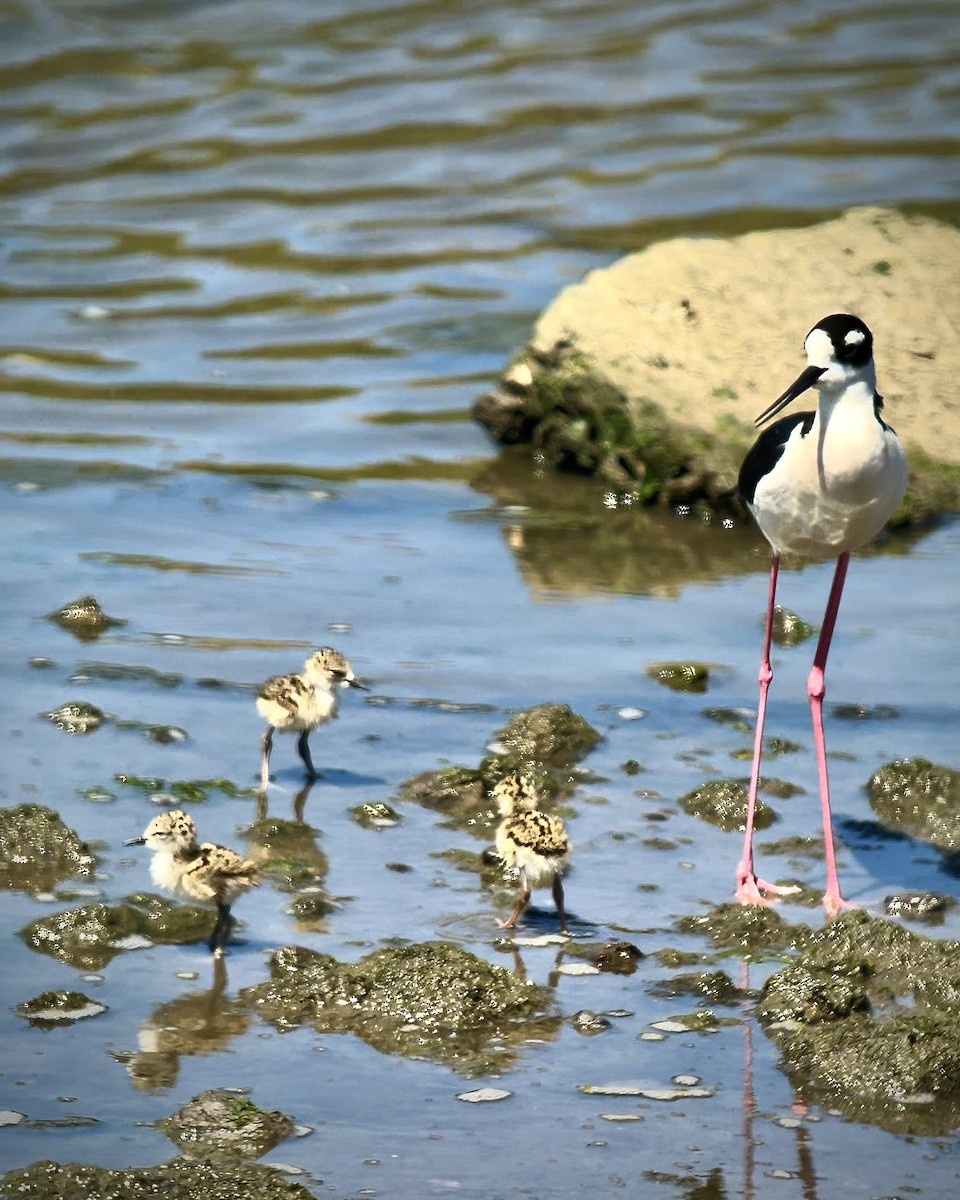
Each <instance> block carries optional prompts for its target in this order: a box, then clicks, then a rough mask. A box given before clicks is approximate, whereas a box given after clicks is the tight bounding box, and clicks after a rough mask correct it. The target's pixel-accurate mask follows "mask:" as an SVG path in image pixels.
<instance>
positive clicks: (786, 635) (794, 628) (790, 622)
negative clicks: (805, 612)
mask: <svg viewBox="0 0 960 1200" xmlns="http://www.w3.org/2000/svg"><path fill="white" fill-rule="evenodd" d="M815 633H816V630H815V629H814V627H813V626H812V625H811V624H810V623H809V622H808V621H805V620H804V619H803V617H799V616H797V614H796V613H795V612H791V611H790V609H789V608H783V607H782V606H781V605H779V604H777V605H775V606H774V610H773V628H772V630H771V636H772V638H773V640H774V642H776V644H777V645H778V646H799V645H801V644H802V643H803V642H807V641H809V640H810V638H812V637H813V635H814V634H815Z"/></svg>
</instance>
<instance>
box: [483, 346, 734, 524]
mask: <svg viewBox="0 0 960 1200" xmlns="http://www.w3.org/2000/svg"><path fill="white" fill-rule="evenodd" d="M473 415H474V417H475V419H476V420H477V421H479V422H480V424H481V425H483V426H484V427H485V428H486V429H487V431H488V432H489V433H490V435H491V437H493V439H494V440H495V441H497V442H500V443H502V444H504V445H511V444H514V445H515V444H529V445H530V446H531V447H532V449H533V450H534V451H535V453H536V454H537V458H538V461H540V462H544V463H546V464H547V465H549V466H550V467H552V468H554V469H555V470H558V471H568V472H572V473H575V474H578V475H589V476H593V477H595V478H596V479H598V480H599V481H601V482H602V483H604V484H606V485H608V486H613V487H616V488H623V489H629V490H630V492H631V493H633V494H635V495H636V496H637V499H638V500H639V501H640V502H641V503H650V502H652V501H655V500H671V501H673V502H675V503H676V502H679V501H687V502H694V501H697V500H700V499H702V498H707V499H709V500H711V501H712V502H717V501H720V500H721V499H725V498H729V497H730V496H731V495H732V493H733V490H734V488H735V486H736V480H737V467H738V465H739V460H740V458H741V457H742V454H743V452H744V450H745V449H746V447H747V445H748V443H747V440H746V437H744V436H741V438H740V439H736V440H735V442H734V445H730V444H727V443H726V442H724V441H722V440H720V439H718V438H716V437H714V436H712V435H711V434H709V433H706V432H705V431H702V430H697V429H694V428H692V427H691V426H690V425H688V424H684V423H680V422H678V421H676V420H674V419H672V418H671V417H670V416H668V414H667V413H666V412H665V411H664V409H663V407H662V406H661V405H660V404H658V403H656V402H655V401H654V400H653V399H651V397H650V396H649V395H648V396H640V397H637V398H636V399H635V400H634V399H631V398H629V397H628V396H627V395H626V394H625V393H624V392H623V391H621V389H620V388H618V387H617V386H616V385H615V384H613V383H611V382H610V381H609V380H608V379H606V378H604V377H603V375H602V374H601V373H599V372H597V370H596V369H595V368H594V366H593V365H592V364H591V362H590V361H589V359H588V358H587V357H586V356H585V355H583V354H580V353H578V352H577V350H576V348H575V347H574V346H573V345H572V344H571V343H570V342H567V341H564V340H563V339H560V340H558V341H556V342H554V343H553V345H552V346H550V347H549V348H548V349H545V350H542V351H537V350H535V349H534V348H533V347H532V346H528V347H527V348H526V350H525V351H524V353H523V354H522V355H521V357H520V358H519V359H518V360H517V361H516V362H515V363H514V364H513V366H512V367H511V368H510V370H508V372H507V373H506V375H505V376H504V379H503V386H502V387H500V388H498V389H496V390H494V391H493V392H488V393H486V394H484V395H482V396H480V397H479V398H478V400H477V401H476V403H475V404H474V407H473Z"/></svg>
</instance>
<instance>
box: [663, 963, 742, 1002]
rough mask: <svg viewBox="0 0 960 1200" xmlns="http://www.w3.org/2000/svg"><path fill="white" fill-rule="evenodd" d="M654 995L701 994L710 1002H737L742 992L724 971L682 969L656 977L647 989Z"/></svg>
mask: <svg viewBox="0 0 960 1200" xmlns="http://www.w3.org/2000/svg"><path fill="white" fill-rule="evenodd" d="M647 990H648V991H649V992H650V993H651V994H652V995H654V996H663V997H666V998H667V999H672V998H673V997H674V996H702V997H703V999H704V1000H706V1001H709V1002H710V1003H711V1004H737V1003H738V1002H739V1001H740V1000H741V999H742V997H743V992H742V991H741V990H740V988H738V987H737V985H736V984H735V983H734V982H733V980H732V979H731V978H730V976H729V975H728V974H727V973H726V971H683V972H681V973H680V974H679V975H674V976H673V977H672V978H671V979H658V980H657V981H656V982H654V983H652V984H650V985H649V987H648V989H647Z"/></svg>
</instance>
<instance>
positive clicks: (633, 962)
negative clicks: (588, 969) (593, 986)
mask: <svg viewBox="0 0 960 1200" xmlns="http://www.w3.org/2000/svg"><path fill="white" fill-rule="evenodd" d="M565 952H566V954H567V955H568V956H569V957H571V958H583V959H586V961H587V962H588V963H590V964H591V965H592V966H594V967H596V968H597V970H598V971H606V972H608V973H609V974H611V975H632V974H633V973H634V971H636V969H637V965H638V964H639V963H640V962H641V961H642V960H643V959H644V958H645V957H646V955H645V954H644V953H643V951H642V950H641V949H640V947H639V946H635V945H634V944H633V942H624V941H611V942H568V943H567V945H566V947H565Z"/></svg>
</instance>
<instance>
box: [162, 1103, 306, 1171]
mask: <svg viewBox="0 0 960 1200" xmlns="http://www.w3.org/2000/svg"><path fill="white" fill-rule="evenodd" d="M158 1124H159V1126H160V1128H161V1129H162V1130H163V1131H164V1133H166V1135H167V1137H168V1138H170V1140H171V1141H172V1142H175V1143H176V1145H177V1146H179V1148H180V1149H181V1150H183V1151H185V1152H187V1153H189V1154H190V1156H191V1157H192V1158H203V1159H212V1160H214V1161H216V1160H217V1159H224V1158H226V1159H231V1158H259V1157H260V1155H262V1154H266V1153H267V1151H268V1150H272V1149H273V1148H274V1146H277V1145H279V1144H280V1142H282V1141H284V1140H285V1139H286V1138H288V1137H290V1136H291V1135H292V1134H293V1131H294V1124H293V1121H292V1120H291V1119H290V1117H288V1116H285V1115H284V1114H283V1113H281V1112H265V1111H264V1110H263V1109H262V1108H258V1107H257V1106H256V1105H255V1104H254V1103H253V1101H252V1100H250V1099H249V1097H247V1096H245V1095H243V1094H242V1093H239V1092H235V1091H229V1090H227V1089H225V1088H210V1089H208V1090H207V1091H205V1092H201V1093H200V1094H199V1095H198V1096H194V1097H193V1099H192V1100H188V1101H187V1103H186V1104H185V1105H184V1106H183V1108H181V1109H180V1110H179V1111H178V1112H176V1113H174V1114H173V1116H171V1117H167V1118H165V1119H164V1120H162V1121H160V1122H158Z"/></svg>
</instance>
